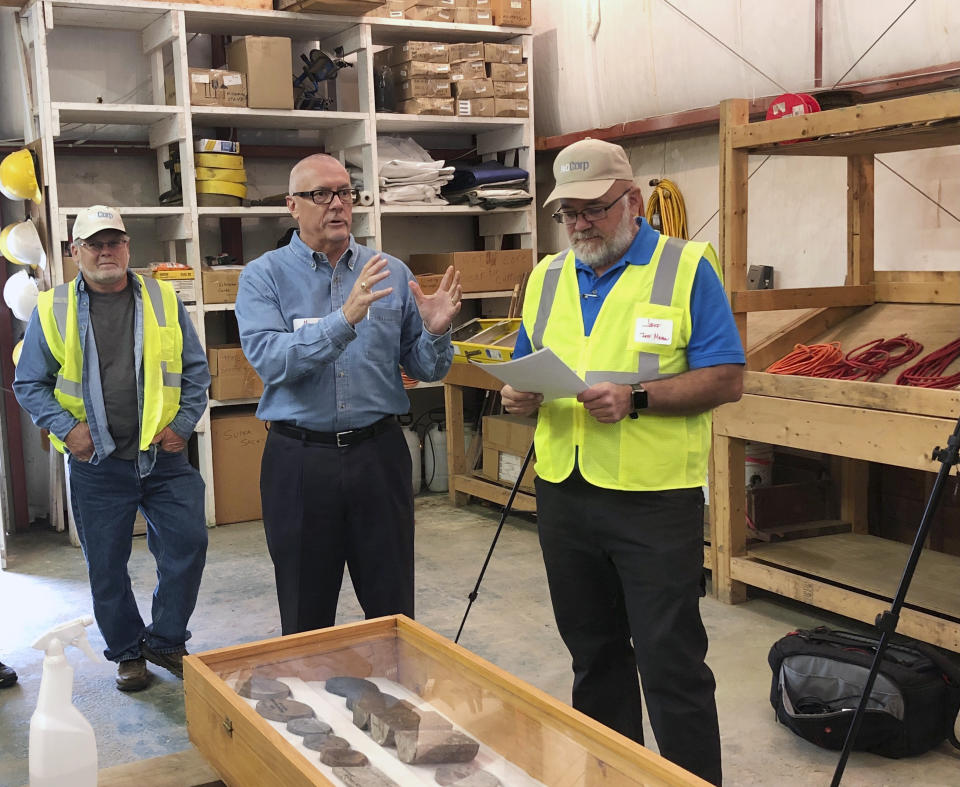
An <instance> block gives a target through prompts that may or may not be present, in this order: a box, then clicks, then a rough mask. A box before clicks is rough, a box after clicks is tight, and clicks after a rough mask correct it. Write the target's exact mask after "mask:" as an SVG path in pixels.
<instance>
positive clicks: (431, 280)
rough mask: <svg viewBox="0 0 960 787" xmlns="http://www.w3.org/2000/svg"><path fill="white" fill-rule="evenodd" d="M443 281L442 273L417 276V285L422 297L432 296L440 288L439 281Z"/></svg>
mask: <svg viewBox="0 0 960 787" xmlns="http://www.w3.org/2000/svg"><path fill="white" fill-rule="evenodd" d="M441 279H443V274H442V273H421V274H420V275H419V276H417V284H419V285H420V289H421V290H422V291H423V294H424V295H433V294H434V293H435V292H436V291H437V289H438V288H439V287H440V281H441Z"/></svg>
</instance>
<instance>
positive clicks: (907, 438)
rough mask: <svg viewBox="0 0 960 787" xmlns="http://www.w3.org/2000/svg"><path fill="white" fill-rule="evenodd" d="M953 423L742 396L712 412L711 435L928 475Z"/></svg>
mask: <svg viewBox="0 0 960 787" xmlns="http://www.w3.org/2000/svg"><path fill="white" fill-rule="evenodd" d="M955 423H956V422H955V420H954V419H952V418H950V419H947V418H931V417H928V416H921V415H909V414H904V413H892V412H885V411H882V410H866V409H863V408H860V407H841V406H837V405H831V404H821V403H819V402H804V401H799V400H798V401H793V402H790V403H789V405H786V403H785V402H784V400H782V399H777V398H775V397H770V396H755V395H753V394H746V395H744V396H743V398H742V399H741V400H740V401H739V402H735V403H731V404H725V405H723V406H722V407H718V408H717V409H716V410H715V411H714V416H713V426H714V434H717V435H725V436H727V437H739V438H741V439H743V440H756V441H758V442H761V443H772V444H773V445H789V446H793V447H794V448H803V449H806V450H808V451H820V452H822V453H826V454H836V455H838V456H846V457H849V458H851V459H865V460H868V461H886V462H887V463H889V464H897V465H899V466H900V467H912V468H914V469H916V470H926V471H929V472H933V471H936V470H938V469H939V463H938V462H934V461H933V460H932V459H931V458H930V452H931V451H932V449H933V447H934V446H936V445H945V444H946V441H947V438H948V437H950V435H951V434H952V433H953V429H954V426H955Z"/></svg>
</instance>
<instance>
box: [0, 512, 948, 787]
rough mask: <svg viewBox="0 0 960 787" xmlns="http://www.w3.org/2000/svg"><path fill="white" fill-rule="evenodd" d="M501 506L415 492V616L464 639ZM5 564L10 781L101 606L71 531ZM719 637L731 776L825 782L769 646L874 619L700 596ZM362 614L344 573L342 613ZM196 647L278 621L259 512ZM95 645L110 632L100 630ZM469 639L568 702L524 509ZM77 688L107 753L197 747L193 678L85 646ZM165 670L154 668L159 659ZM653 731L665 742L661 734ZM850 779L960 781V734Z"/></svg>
mask: <svg viewBox="0 0 960 787" xmlns="http://www.w3.org/2000/svg"><path fill="white" fill-rule="evenodd" d="M498 518H499V511H498V510H496V509H492V508H486V507H483V506H469V507H466V508H460V509H455V508H452V507H451V506H450V505H449V503H448V501H447V499H446V496H445V495H426V496H421V497H419V498H417V529H418V532H417V617H418V620H419V621H420V622H421V623H424V624H425V625H427V626H429V627H430V628H432V629H434V630H435V631H437V632H439V633H441V634H443V635H446V636H448V637H453V636H454V635H455V634H456V631H457V628H458V626H459V624H460V620H461V618H462V616H463V612H464V609H465V607H466V597H467V594H468V593H469V592H470V591H471V590H472V589H473V585H474V583H475V582H476V577H477V574H478V572H479V570H480V566H481V565H482V562H483V558H484V556H485V555H486V551H487V549H488V547H489V545H490V541H491V539H492V537H493V534H494V532H495V529H496V524H497V520H498ZM8 550H9V553H10V556H9V562H8V567H7V571H6V572H0V603H2V612H0V660H2V661H4V662H6V663H7V664H9V665H11V666H13V667H14V668H15V669H16V670H17V672H18V673H19V674H20V682H19V684H18V685H17V686H15V687H14V688H11V689H6V690H0V785H8V786H9V787H18V786H19V785H24V784H26V783H27V781H28V774H27V736H28V729H29V721H30V715H31V714H32V712H33V709H34V706H35V705H36V700H37V692H38V689H39V684H40V672H41V663H42V656H41V653H40V652H39V651H34V650H32V649H31V644H32V643H33V641H34V640H35V639H36V638H37V637H38V636H40V635H41V634H43V633H44V632H45V631H46V630H47V629H49V628H51V627H52V626H54V625H57V624H58V623H62V622H65V621H67V620H70V619H72V618H75V617H78V616H80V615H86V614H90V610H91V605H90V599H89V588H88V584H87V578H86V569H85V566H84V563H83V558H82V555H81V554H80V551H79V550H78V549H75V548H73V547H71V546H70V545H69V543H68V541H67V538H66V535H65V534H57V533H52V532H29V533H26V534H23V535H18V536H15V537H13V538H10V539H9V540H8ZM130 573H131V577H132V580H133V584H134V589H135V591H136V592H137V595H138V599H139V601H140V604H141V609H146V610H148V609H149V600H150V592H151V590H152V588H153V584H154V582H155V566H154V563H153V560H152V558H151V556H150V553H149V552H148V551H147V548H146V542H145V539H143V538H137V539H136V540H135V544H134V550H133V557H132V558H131V561H130ZM702 609H703V617H704V621H705V624H706V627H707V630H708V632H709V635H710V653H709V657H708V658H709V662H710V665H711V667H712V668H713V670H714V673H715V674H716V676H717V683H718V690H717V700H718V706H719V712H720V729H721V734H722V742H723V756H724V772H725V779H726V781H725V783H726V784H727V785H777V786H779V785H827V784H829V783H830V779H831V776H832V774H833V770H834V767H835V766H836V761H837V755H836V754H835V753H833V752H828V751H824V750H821V749H818V748H816V747H815V746H813V745H812V744H808V743H807V742H805V741H803V740H802V739H800V738H798V737H796V736H795V735H793V734H792V733H791V732H790V731H788V730H787V729H786V728H784V727H783V726H781V725H779V724H777V723H776V721H775V719H774V715H773V709H772V708H771V707H770V704H769V701H768V694H769V690H770V669H769V667H768V666H767V661H766V659H767V652H768V650H769V648H770V645H771V644H772V643H773V642H775V641H776V640H777V639H778V638H779V637H781V636H783V635H784V634H785V633H786V632H788V631H790V630H792V629H794V628H797V627H809V626H812V625H817V624H819V623H826V624H827V625H831V626H833V627H836V628H862V627H859V626H858V625H857V624H856V623H854V622H852V621H848V620H845V619H843V618H838V617H834V616H830V615H825V614H823V613H821V612H819V611H818V610H814V609H813V608H810V607H805V606H802V605H799V604H795V603H793V602H788V601H786V600H784V599H779V598H777V597H773V596H759V597H754V598H751V599H750V600H749V601H748V602H747V603H745V604H742V605H739V606H736V607H731V606H727V605H724V604H721V603H719V602H717V601H715V600H714V599H712V598H706V599H704V601H703V603H702ZM361 618H362V614H361V613H360V610H359V606H358V605H357V602H356V599H355V598H354V595H353V589H352V587H350V585H349V580H345V587H344V590H343V592H342V597H341V604H340V613H339V616H338V622H347V621H353V620H358V619H361ZM191 628H192V630H193V632H194V637H193V639H192V640H191V641H190V643H189V647H190V649H191V651H193V652H199V651H203V650H207V649H211V648H219V647H223V646H227V645H233V644H238V643H242V642H249V641H253V640H257V639H262V638H265V637H272V636H276V635H278V634H279V614H278V612H277V609H276V597H275V595H274V586H273V573H272V569H271V564H270V560H269V558H268V556H267V549H266V544H265V541H264V536H263V530H262V527H261V526H260V524H259V523H248V524H241V525H229V526H226V527H218V528H216V529H214V530H211V531H210V548H209V551H208V557H207V568H206V572H205V574H204V578H203V586H202V588H201V591H200V598H199V602H198V604H197V610H196V612H195V614H194V616H193V619H192V621H191ZM88 631H89V638H90V641H91V644H92V645H93V647H94V649H95V650H98V651H100V650H102V648H103V641H102V639H101V637H100V634H99V632H98V631H97V629H96V627H95V626H94V627H91V628H90V629H88ZM461 644H462V645H464V646H465V647H467V648H469V649H470V650H473V651H474V652H476V653H477V654H479V655H480V656H482V657H484V658H486V659H488V660H489V661H492V662H493V663H495V664H497V665H498V666H500V667H502V668H504V669H506V670H508V671H509V672H511V673H513V674H514V675H517V676H518V677H520V678H522V679H524V680H526V681H528V682H530V683H532V684H533V685H535V686H537V687H538V688H540V689H543V690H544V691H546V692H548V693H550V694H552V695H553V696H555V697H557V698H559V699H561V700H563V701H569V692H570V683H571V675H570V663H569V658H568V655H567V652H566V650H565V648H564V646H563V644H562V642H561V641H560V638H559V636H558V634H557V631H556V627H555V626H554V623H553V617H552V613H551V609H550V603H549V598H548V595H547V588H546V579H545V577H544V571H543V564H542V562H541V559H540V554H539V545H538V543H537V536H536V528H535V525H534V524H533V523H532V521H531V520H529V519H524V518H520V517H511V518H510V520H509V521H508V523H507V526H506V527H505V528H504V531H503V533H502V535H501V538H500V541H499V543H498V545H497V548H496V551H495V553H494V556H493V559H492V561H491V563H490V567H489V569H488V570H487V574H486V578H485V579H484V582H483V585H482V586H481V588H480V595H479V599H478V601H477V602H476V603H475V604H474V606H473V610H472V611H471V613H470V617H469V619H468V621H467V625H466V628H465V629H464V634H463V637H462V638H461ZM73 653H74V655H71V657H70V658H71V661H72V663H73V664H74V665H75V667H76V675H75V682H74V701H75V704H76V705H77V707H78V708H79V709H80V711H81V712H82V713H83V714H84V715H85V716H86V717H87V719H88V720H89V721H90V722H91V724H92V725H93V727H94V729H95V731H96V734H97V745H98V749H99V757H100V767H101V768H103V767H107V766H111V765H117V764H120V763H125V762H131V761H134V760H139V759H144V758H147V757H156V756H159V755H163V754H169V753H172V752H177V751H181V750H183V749H186V748H188V747H189V745H190V744H189V741H188V738H187V733H186V729H185V725H184V708H183V695H182V689H181V683H180V682H179V681H177V680H176V679H175V678H173V676H171V675H169V674H168V673H166V672H164V671H161V670H159V669H155V670H154V672H155V676H156V677H155V680H154V684H153V685H152V686H151V687H150V688H149V689H148V690H146V691H143V692H139V693H136V694H122V693H120V692H118V691H117V690H116V689H115V688H114V674H115V668H114V665H112V664H99V665H98V664H92V663H90V662H89V661H86V660H82V659H81V658H80V657H79V654H78V653H77V652H75V651H74V652H73ZM151 669H153V668H151ZM647 740H648V745H650V747H651V748H654V749H655V744H654V741H653V736H652V734H650V733H649V731H648V735H647ZM843 783H844V784H845V785H849V786H850V787H854V786H855V785H889V786H890V787H894V786H896V787H900V785H907V784H910V785H913V787H921V786H923V787H926V786H927V785H929V786H930V787H940V786H943V787H946V785H958V784H960V752H958V751H955V750H954V749H952V748H951V746H950V745H949V744H948V743H943V744H941V745H940V746H939V747H938V748H937V749H935V750H933V751H931V752H928V753H927V754H925V755H923V756H921V757H915V758H912V759H908V760H887V759H883V758H881V757H877V756H874V755H866V754H859V753H856V754H854V755H853V756H852V757H851V760H850V763H849V764H848V766H847V770H846V775H845V777H844V780H843Z"/></svg>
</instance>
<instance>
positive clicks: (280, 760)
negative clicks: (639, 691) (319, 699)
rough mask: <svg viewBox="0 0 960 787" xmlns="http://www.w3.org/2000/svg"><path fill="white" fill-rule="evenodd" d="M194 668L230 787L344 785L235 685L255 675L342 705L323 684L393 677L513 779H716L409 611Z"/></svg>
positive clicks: (213, 755)
mask: <svg viewBox="0 0 960 787" xmlns="http://www.w3.org/2000/svg"><path fill="white" fill-rule="evenodd" d="M183 667H184V694H185V697H186V713H187V727H188V729H189V732H190V740H191V741H192V742H193V743H194V744H195V745H196V746H197V747H198V748H199V749H200V751H201V752H202V753H203V755H204V756H205V757H206V758H207V759H208V760H209V761H210V763H211V764H212V765H213V766H214V767H215V768H216V769H217V770H218V771H219V773H220V775H221V777H222V779H223V780H224V781H225V782H226V783H227V784H228V785H231V787H243V786H244V785H265V784H282V785H284V787H300V786H301V785H328V784H339V783H341V782H339V780H334V779H335V777H334V776H333V775H332V772H331V771H330V770H329V769H328V768H327V767H326V766H324V765H320V763H319V754H318V753H317V752H315V751H310V750H308V749H306V748H304V747H303V746H302V743H300V742H299V740H300V739H299V738H297V736H294V735H292V734H291V733H289V732H287V731H286V730H285V727H284V725H283V724H282V723H277V722H271V721H267V720H266V719H264V718H263V717H261V716H260V715H259V714H258V713H257V712H256V710H255V709H254V706H253V704H251V701H249V700H246V699H244V698H243V697H241V696H240V695H238V694H237V693H235V692H234V690H233V688H232V686H233V685H237V683H239V682H240V681H243V680H246V679H247V678H249V677H250V676H252V675H257V676H262V677H270V678H286V679H288V680H289V682H290V683H291V684H293V685H294V686H295V687H304V689H303V690H304V693H303V695H302V696H304V697H307V695H308V694H309V693H310V690H311V689H312V690H314V691H316V692H318V693H319V694H321V695H324V696H325V697H332V698H333V700H337V701H339V704H340V706H341V707H342V704H343V701H342V699H341V698H339V697H335V696H333V695H330V694H328V693H327V692H325V691H324V689H323V688H322V687H321V686H320V685H319V684H318V683H312V682H315V681H325V680H327V679H328V678H331V677H334V676H339V675H350V676H354V677H366V678H383V679H387V680H390V681H393V682H394V683H395V684H399V688H401V689H403V690H405V691H406V692H408V693H409V694H410V695H411V696H412V697H414V698H415V700H416V702H417V703H429V704H430V705H431V706H432V708H433V710H436V711H438V712H439V713H441V714H443V716H445V717H446V718H447V719H448V720H449V721H451V722H453V724H455V725H457V726H458V727H460V728H461V729H462V731H463V732H465V733H466V734H467V735H469V736H470V737H471V738H473V739H474V740H476V741H478V742H479V743H480V744H481V751H482V752H483V753H484V754H485V756H486V757H488V758H491V757H502V758H504V759H505V760H506V762H505V763H503V768H504V770H508V769H509V770H510V771H511V772H512V773H514V774H517V775H519V776H520V778H519V779H518V780H514V781H510V782H503V783H504V784H507V783H511V784H516V783H519V782H525V783H531V782H530V780H531V779H533V780H537V781H539V782H541V783H542V784H545V785H572V784H603V785H607V786H608V787H616V786H617V785H622V786H623V787H627V786H628V785H630V786H631V787H632V786H633V785H638V784H644V785H648V786H650V787H653V786H654V785H706V782H705V781H703V780H701V779H699V778H698V777H696V776H693V775H692V774H689V773H687V772H686V771H684V770H683V769H681V768H680V767H678V766H676V765H674V764H673V763H670V762H668V761H667V760H665V759H663V758H662V757H660V756H658V755H656V754H654V753H653V752H650V751H649V750H647V749H645V748H644V747H643V746H641V745H640V744H638V743H635V742H634V741H631V740H629V739H627V738H625V737H623V736H622V735H620V734H618V733H616V732H613V731H612V730H610V729H608V728H607V727H604V726H603V725H601V724H599V723H597V722H595V721H593V720H592V719H589V718H587V717H586V716H584V715H583V714H581V713H579V712H577V711H575V710H573V709H572V708H570V707H569V706H567V705H565V704H563V703H561V702H559V701H557V700H555V699H553V698H552V697H550V696H548V695H547V694H545V693H544V692H542V691H539V690H538V689H535V688H534V687H532V686H530V685H528V684H526V683H524V682H523V681H521V680H518V679H517V678H515V677H513V676H512V675H510V674H509V673H507V672H505V671H503V670H501V669H499V668H497V667H495V666H493V665H492V664H490V663H488V662H486V661H484V660H483V659H481V658H478V657H477V656H475V655H473V654H472V653H470V652H469V651H467V650H465V649H464V648H461V647H459V646H458V645H455V644H454V643H453V642H451V641H450V640H448V639H445V638H444V637H441V636H440V635H438V634H435V633H434V632H432V631H430V630H429V629H427V628H426V627H424V626H422V625H420V624H418V623H416V622H414V621H412V620H410V619H409V618H406V617H404V616H402V615H398V616H393V617H386V618H378V619H375V620H368V621H364V622H362V623H351V624H347V625H343V626H335V627H333V628H329V629H323V630H320V631H313V632H307V633H304V634H294V635H291V636H287V637H277V638H275V639H269V640H263V641H261V642H254V643H250V644H247V645H238V646H235V647H230V648H222V649H220V650H212V651H208V652H206V653H200V654H194V655H190V656H186V657H185V658H184V661H183ZM300 681H303V683H300ZM314 687H315V688H314ZM293 698H294V699H297V693H296V691H294V696H293ZM325 720H326V721H327V722H328V723H330V724H332V725H333V726H334V733H335V734H338V735H344V736H348V740H350V738H353V740H352V741H351V743H356V744H357V745H355V746H354V748H360V745H363V746H364V748H363V749H361V750H362V751H364V752H365V753H366V754H367V755H368V756H369V757H370V758H371V764H373V765H374V766H375V767H378V768H380V769H381V770H384V772H387V771H389V773H388V775H391V778H394V780H395V781H397V778H398V777H397V773H398V769H399V771H400V773H401V774H403V775H401V776H400V777H399V778H400V779H401V781H399V782H398V783H402V784H404V785H411V784H433V783H434V781H433V776H432V773H431V770H430V769H429V768H424V766H407V765H404V764H403V763H400V761H399V760H398V759H397V758H396V753H395V751H394V750H393V749H390V748H387V747H380V746H378V745H377V744H376V743H374V742H373V740H371V739H369V738H366V733H364V732H361V731H360V730H359V729H357V728H352V730H351V729H341V727H342V724H340V722H338V721H337V720H335V719H325ZM347 726H348V727H351V726H352V725H351V724H350V722H349V721H348V722H347ZM364 739H365V741H366V743H365V744H364ZM294 741H298V742H294ZM367 744H368V745H367ZM501 762H502V761H501ZM403 769H406V771H405V772H404V771H403ZM325 773H326V774H329V775H325ZM501 781H502V779H501Z"/></svg>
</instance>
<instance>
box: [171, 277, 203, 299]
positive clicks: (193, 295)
mask: <svg viewBox="0 0 960 787" xmlns="http://www.w3.org/2000/svg"><path fill="white" fill-rule="evenodd" d="M167 284H169V285H170V286H171V287H173V291H174V292H175V293H176V294H177V297H178V298H179V299H180V302H181V303H182V304H183V305H184V306H190V305H192V304H195V303H196V302H197V283H196V282H195V281H194V280H193V279H173V280H171V281H167Z"/></svg>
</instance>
